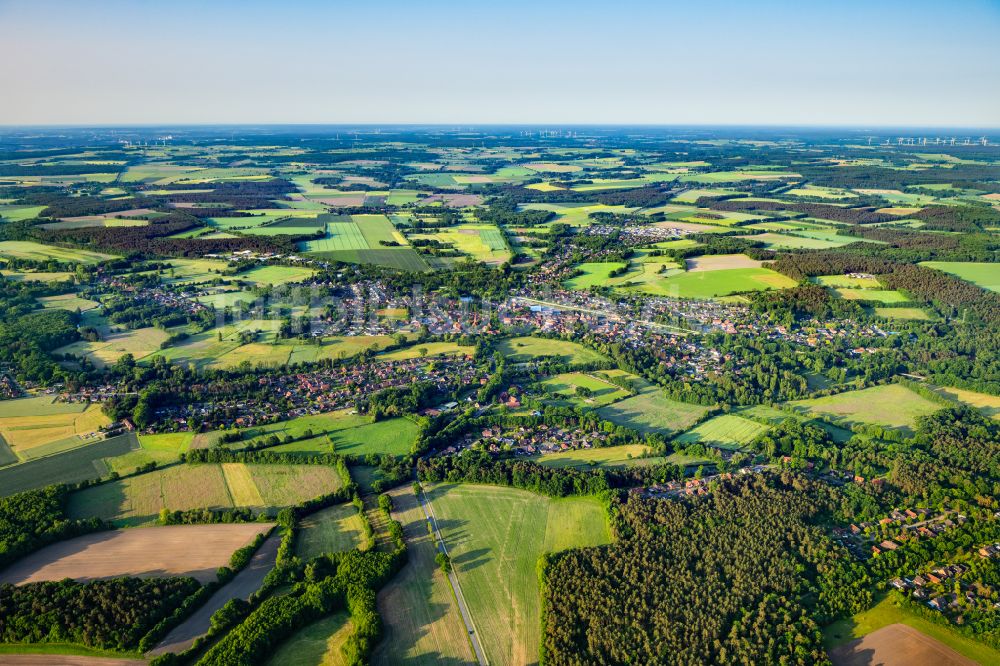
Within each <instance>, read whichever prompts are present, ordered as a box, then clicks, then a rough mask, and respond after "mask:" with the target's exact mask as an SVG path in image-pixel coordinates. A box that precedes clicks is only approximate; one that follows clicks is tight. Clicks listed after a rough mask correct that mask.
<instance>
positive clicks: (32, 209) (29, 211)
mask: <svg viewBox="0 0 1000 666" xmlns="http://www.w3.org/2000/svg"><path fill="white" fill-rule="evenodd" d="M43 210H45V206H18V205H13V206H7V205H3V206H0V218H3V219H5V220H10V221H13V222H18V221H20V220H30V219H32V218H35V217H38V214H39V213H41V212H42V211H43Z"/></svg>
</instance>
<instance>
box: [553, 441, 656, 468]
mask: <svg viewBox="0 0 1000 666" xmlns="http://www.w3.org/2000/svg"><path fill="white" fill-rule="evenodd" d="M652 453H653V451H652V449H650V448H649V447H648V446H645V445H643V444H624V445H622V446H603V447H597V448H593V449H576V450H572V451H557V452H555V453H545V454H542V455H540V456H537V457H535V458H533V460H534V461H535V462H537V463H538V464H539V465H543V466H545V467H582V468H586V467H628V466H632V465H659V464H661V463H664V462H668V460H667V458H666V457H663V456H656V455H652Z"/></svg>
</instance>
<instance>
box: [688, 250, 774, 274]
mask: <svg viewBox="0 0 1000 666" xmlns="http://www.w3.org/2000/svg"><path fill="white" fill-rule="evenodd" d="M761 265H762V264H761V262H759V261H757V260H756V259H751V258H750V257H748V256H747V255H745V254H706V255H704V256H701V257H693V258H691V259H688V260H687V261H686V266H685V268H686V269H687V271H688V272H689V273H700V272H708V271H721V270H734V269H737V268H760V267H761Z"/></svg>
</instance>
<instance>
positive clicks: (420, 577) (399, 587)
mask: <svg viewBox="0 0 1000 666" xmlns="http://www.w3.org/2000/svg"><path fill="white" fill-rule="evenodd" d="M389 494H390V496H391V497H392V504H393V511H392V517H393V518H395V519H396V520H398V521H399V522H400V524H401V525H402V527H403V537H404V538H405V539H406V545H407V558H406V565H405V566H404V567H403V569H402V571H400V572H399V573H398V574H396V575H395V576H394V577H393V578H392V579H391V580H390V581H389V583H388V584H387V585H386V586H385V587H384V588H383V589H382V590H381V591H380V592H379V595H378V608H379V612H380V613H381V615H382V619H383V621H384V622H385V635H384V636H383V638H382V641H381V642H380V643H379V644H378V646H377V647H376V649H375V652H374V654H373V655H372V664H377V665H385V666H390V665H393V664H404V663H405V664H412V665H414V666H418V665H419V666H423V665H426V666H433V665H435V664H439V663H456V664H457V663H462V664H467V663H475V656H474V655H473V653H472V647H471V646H470V644H469V638H468V636H467V635H466V633H465V625H464V624H463V623H462V619H461V617H460V616H459V612H458V606H457V605H456V603H455V598H454V596H453V594H452V591H451V584H450V583H449V582H448V580H447V578H446V577H445V575H444V573H442V572H441V570H440V568H439V567H438V566H437V564H436V563H435V562H434V556H435V555H436V554H437V548H436V546H435V543H434V541H433V539H432V538H431V537H430V535H429V534H428V533H427V523H426V518H425V516H424V512H423V510H422V509H421V508H420V505H419V504H418V502H417V498H416V497H415V496H414V494H413V490H412V489H411V488H410V487H409V486H408V485H406V486H402V487H399V488H396V489H394V490H392V491H390V492H389Z"/></svg>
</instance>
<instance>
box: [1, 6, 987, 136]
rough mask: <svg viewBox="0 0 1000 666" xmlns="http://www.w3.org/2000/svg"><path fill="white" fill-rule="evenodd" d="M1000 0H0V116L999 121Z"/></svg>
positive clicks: (107, 120) (73, 120)
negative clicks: (652, 0) (928, 0)
mask: <svg viewBox="0 0 1000 666" xmlns="http://www.w3.org/2000/svg"><path fill="white" fill-rule="evenodd" d="M998 36H1000V0H992V1H986V0H952V1H948V2H945V1H941V2H926V1H923V0H911V1H909V2H896V1H879V0H869V1H868V2H855V1H854V0H842V1H839V2H829V3H818V2H810V1H809V0H800V1H799V2H784V1H782V2H778V1H765V2H750V1H746V2H732V1H721V0H719V1H711V0H709V1H707V2H693V1H680V2H638V1H632V0H619V1H605V2H590V1H589V0H575V1H572V2H570V1H553V2H545V1H544V0H534V1H533V2H522V1H520V0H508V1H506V2H474V1H467V2H445V1H443V0H410V1H405V2H402V1H400V2H390V1H379V0H371V1H364V0H361V1H359V0H354V1H351V2H342V1H338V0H328V1H325V2H321V1H318V0H311V1H306V0H286V1H283V2H278V1H274V2H261V1H255V0H242V1H233V0H205V1H198V2H193V1H189V0H172V1H170V2H167V1H162V2H154V1H152V0H131V1H130V0H87V1H79V2H69V1H65V0H42V1H38V0H0V62H2V63H3V65H0V98H2V99H3V101H2V102H0V124H124V123H202V122H212V123H327V122H328V123H362V122H364V123H396V122H412V123H445V124H454V123H463V124H465V123H550V124H573V123H580V124H586V123H612V124H616V123H649V124H773V125H783V124H827V125H829V124H833V125H870V126H874V125H894V126H895V125H919V126H975V127H997V126H1000V38H998Z"/></svg>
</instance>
